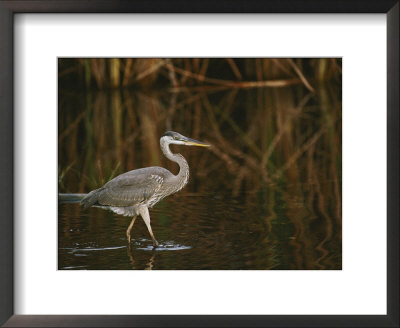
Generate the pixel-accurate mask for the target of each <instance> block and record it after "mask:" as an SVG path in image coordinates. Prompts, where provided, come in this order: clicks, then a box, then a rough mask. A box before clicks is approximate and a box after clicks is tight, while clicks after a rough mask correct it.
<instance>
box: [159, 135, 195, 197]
mask: <svg viewBox="0 0 400 328" xmlns="http://www.w3.org/2000/svg"><path fill="white" fill-rule="evenodd" d="M160 145H161V150H162V152H163V153H164V155H165V157H167V158H168V159H169V160H171V161H173V162H175V163H177V164H178V165H179V173H178V175H176V176H175V183H176V191H178V190H180V189H182V188H183V187H184V186H185V185H186V184H187V182H188V180H189V165H188V163H187V162H186V159H185V157H183V156H182V155H181V154H174V153H172V152H171V150H170V149H169V144H168V143H167V142H161V143H160Z"/></svg>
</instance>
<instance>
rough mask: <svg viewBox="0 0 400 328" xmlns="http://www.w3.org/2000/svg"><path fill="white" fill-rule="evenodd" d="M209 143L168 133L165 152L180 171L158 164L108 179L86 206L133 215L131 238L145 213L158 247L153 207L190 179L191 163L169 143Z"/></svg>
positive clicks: (163, 145) (86, 200) (162, 142)
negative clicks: (151, 216) (151, 213)
mask: <svg viewBox="0 0 400 328" xmlns="http://www.w3.org/2000/svg"><path fill="white" fill-rule="evenodd" d="M171 143H173V144H181V145H193V146H208V145H207V144H205V143H203V142H200V141H197V140H193V139H190V138H186V137H184V136H182V135H180V134H179V133H176V132H167V133H165V134H164V136H163V137H162V138H161V139H160V145H161V149H162V151H163V153H164V155H165V156H166V157H167V158H168V159H170V160H172V161H174V162H176V163H178V165H179V173H178V174H177V175H174V174H172V173H171V172H170V171H168V170H167V169H164V168H162V167H158V166H152V167H146V168H142V169H137V170H133V171H129V172H126V173H123V174H121V175H119V176H117V177H115V178H114V179H112V180H110V181H108V182H107V183H106V184H105V185H104V186H102V187H101V188H99V189H95V190H93V191H91V192H90V193H89V194H87V196H86V197H85V198H83V199H82V202H81V203H82V205H83V206H84V208H87V207H90V206H100V207H103V208H108V209H110V210H112V211H113V212H115V213H117V214H121V215H124V216H133V219H132V222H131V224H130V225H129V227H128V230H127V237H128V241H130V232H131V229H132V226H133V223H134V222H135V219H136V216H137V215H141V216H142V218H143V220H144V221H145V223H146V225H147V228H148V229H149V233H150V235H151V237H152V239H153V243H154V245H155V246H157V245H158V243H157V241H156V239H155V238H154V236H153V233H152V231H151V226H150V215H149V212H148V209H149V208H152V207H153V206H154V205H155V204H157V203H158V202H159V201H160V200H161V199H163V198H164V197H167V196H169V195H171V194H173V193H176V192H177V191H179V190H181V189H182V188H183V187H184V186H185V185H186V184H187V183H188V180H189V165H188V163H187V162H186V160H185V158H184V157H183V156H182V155H180V154H173V153H172V152H171V150H170V149H169V144H171Z"/></svg>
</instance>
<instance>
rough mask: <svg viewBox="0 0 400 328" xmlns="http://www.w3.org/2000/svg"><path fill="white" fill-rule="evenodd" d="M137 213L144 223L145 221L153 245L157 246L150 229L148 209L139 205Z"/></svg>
mask: <svg viewBox="0 0 400 328" xmlns="http://www.w3.org/2000/svg"><path fill="white" fill-rule="evenodd" d="M139 213H140V215H141V216H142V218H143V221H144V223H146V226H147V229H148V230H149V233H150V236H151V239H153V245H154V247H157V246H158V242H157V240H156V239H155V238H154V235H153V231H152V230H151V225H150V214H149V209H148V208H147V207H146V206H141V207H139Z"/></svg>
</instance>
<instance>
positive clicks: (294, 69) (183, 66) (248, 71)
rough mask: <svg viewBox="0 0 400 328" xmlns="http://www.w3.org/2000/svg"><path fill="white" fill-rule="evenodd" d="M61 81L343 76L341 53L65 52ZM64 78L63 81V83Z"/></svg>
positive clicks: (260, 82)
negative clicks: (123, 54) (70, 55)
mask: <svg viewBox="0 0 400 328" xmlns="http://www.w3.org/2000/svg"><path fill="white" fill-rule="evenodd" d="M59 76H60V83H61V84H63V87H64V86H66V85H68V84H74V83H79V84H81V86H84V87H86V88H97V89H100V90H102V89H108V88H120V87H128V86H133V85H134V86H136V87H140V88H147V89H148V88H165V87H169V88H171V89H172V90H174V91H175V92H177V91H179V90H181V89H182V88H198V87H199V86H202V87H204V86H208V88H219V89H221V88H240V89H241V88H260V87H284V86H288V85H292V84H303V85H304V86H305V87H306V88H307V89H308V90H310V91H311V92H313V91H314V88H313V86H312V84H313V83H315V82H327V81H331V80H340V77H341V59H340V58H321V59H318V58H297V59H292V58H257V59H252V58H225V59H222V58H172V59H164V58H110V59H107V58H92V59H88V58H83V59H79V58H78V59H72V58H68V59H67V58H64V59H63V58H61V59H59ZM64 83H65V84H64Z"/></svg>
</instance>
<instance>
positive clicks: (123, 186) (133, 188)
mask: <svg viewBox="0 0 400 328" xmlns="http://www.w3.org/2000/svg"><path fill="white" fill-rule="evenodd" d="M162 181H163V178H162V177H161V176H159V175H155V174H136V175H129V174H127V175H122V176H119V177H117V178H115V179H113V180H111V181H109V182H108V183H107V184H105V185H104V187H103V190H102V191H101V194H100V195H99V199H98V203H99V204H101V205H109V206H134V205H138V204H140V203H143V202H145V201H146V200H148V199H150V198H151V197H152V196H153V195H154V193H156V192H157V191H158V190H159V188H160V187H161V185H162Z"/></svg>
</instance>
